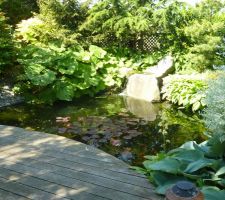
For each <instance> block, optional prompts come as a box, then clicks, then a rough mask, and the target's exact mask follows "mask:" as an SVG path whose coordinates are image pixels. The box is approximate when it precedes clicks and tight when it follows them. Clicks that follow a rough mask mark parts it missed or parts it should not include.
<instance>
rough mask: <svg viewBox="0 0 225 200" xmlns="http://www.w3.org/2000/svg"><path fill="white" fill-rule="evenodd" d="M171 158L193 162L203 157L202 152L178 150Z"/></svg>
mask: <svg viewBox="0 0 225 200" xmlns="http://www.w3.org/2000/svg"><path fill="white" fill-rule="evenodd" d="M172 157H173V158H176V159H177V160H180V161H187V162H194V161H197V160H199V159H201V158H203V157H204V154H203V152H201V151H198V150H194V149H191V150H180V151H179V152H177V153H174V154H173V156H172Z"/></svg>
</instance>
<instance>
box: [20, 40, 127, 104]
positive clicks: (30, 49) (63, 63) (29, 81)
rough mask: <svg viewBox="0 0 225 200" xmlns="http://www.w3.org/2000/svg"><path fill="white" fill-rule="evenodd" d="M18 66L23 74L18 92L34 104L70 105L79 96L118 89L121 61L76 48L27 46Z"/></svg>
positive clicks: (100, 52) (95, 50)
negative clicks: (58, 103) (28, 95)
mask: <svg viewBox="0 0 225 200" xmlns="http://www.w3.org/2000/svg"><path fill="white" fill-rule="evenodd" d="M18 61H19V63H20V64H21V65H22V66H23V69H24V73H23V74H22V75H21V76H20V78H19V80H20V83H19V84H18V86H17V88H18V89H19V91H21V92H24V93H25V94H30V95H31V97H32V99H33V100H34V101H36V102H48V103H52V102H54V101H56V100H66V101H70V100H72V99H73V98H75V97H80V96H82V95H90V96H93V95H95V94H96V93H98V92H99V91H102V90H105V89H107V88H109V87H113V86H120V85H121V84H122V78H123V76H120V73H119V69H120V68H121V67H123V66H124V65H125V64H124V62H123V61H122V60H118V59H117V58H116V57H113V56H111V55H110V54H107V52H106V51H104V50H103V49H101V48H99V47H97V46H93V45H92V46H90V47H89V50H84V49H83V48H82V47H80V46H79V45H74V46H72V47H70V48H65V47H63V46H61V47H57V46H54V45H50V44H49V45H48V46H35V45H32V44H30V45H28V46H27V47H24V48H23V49H21V50H20V56H19V59H18Z"/></svg>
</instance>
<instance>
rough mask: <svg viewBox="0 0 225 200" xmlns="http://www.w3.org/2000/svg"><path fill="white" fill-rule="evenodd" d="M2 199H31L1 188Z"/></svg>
mask: <svg viewBox="0 0 225 200" xmlns="http://www.w3.org/2000/svg"><path fill="white" fill-rule="evenodd" d="M0 200H29V199H28V198H25V197H22V196H19V195H16V194H14V193H11V192H8V191H6V190H2V189H0Z"/></svg>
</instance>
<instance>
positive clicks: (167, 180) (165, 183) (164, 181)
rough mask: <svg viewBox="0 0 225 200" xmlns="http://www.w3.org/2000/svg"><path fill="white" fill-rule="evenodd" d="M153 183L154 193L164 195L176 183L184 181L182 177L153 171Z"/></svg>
mask: <svg viewBox="0 0 225 200" xmlns="http://www.w3.org/2000/svg"><path fill="white" fill-rule="evenodd" d="M151 175H152V178H153V180H154V182H155V183H156V184H157V186H158V187H157V188H156V192H157V193H158V194H165V192H166V190H167V189H169V188H170V187H172V186H173V185H174V184H175V183H176V182H178V181H183V180H186V179H185V178H184V177H181V176H176V175H172V174H168V173H164V172H159V171H154V172H152V173H151Z"/></svg>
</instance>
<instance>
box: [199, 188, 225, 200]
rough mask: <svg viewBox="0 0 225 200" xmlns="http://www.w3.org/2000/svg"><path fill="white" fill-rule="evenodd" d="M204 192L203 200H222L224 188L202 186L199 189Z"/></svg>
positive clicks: (224, 195) (224, 193) (224, 197)
mask: <svg viewBox="0 0 225 200" xmlns="http://www.w3.org/2000/svg"><path fill="white" fill-rule="evenodd" d="M201 191H202V193H203V194H204V200H224V199H225V190H220V189H219V188H217V187H203V188H202V189H201Z"/></svg>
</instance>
